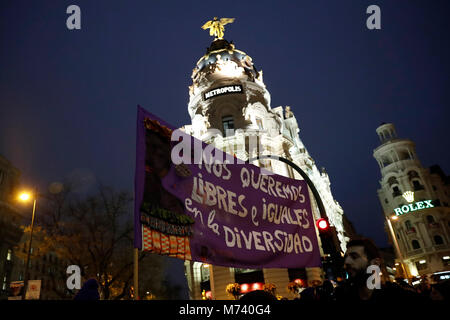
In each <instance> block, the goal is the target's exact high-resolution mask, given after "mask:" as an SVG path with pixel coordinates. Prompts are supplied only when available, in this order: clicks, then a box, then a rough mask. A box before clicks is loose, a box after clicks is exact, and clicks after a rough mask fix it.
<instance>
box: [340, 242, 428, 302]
mask: <svg viewBox="0 0 450 320" xmlns="http://www.w3.org/2000/svg"><path fill="white" fill-rule="evenodd" d="M381 262H382V259H381V255H380V252H379V250H378V248H377V247H376V245H375V244H374V243H373V242H372V241H371V240H370V239H367V238H360V239H354V240H351V241H350V242H349V243H348V244H347V252H346V253H345V256H344V269H345V271H346V272H347V275H348V279H347V281H345V282H344V283H343V284H342V285H341V286H339V287H337V288H336V292H335V296H336V300H337V301H349V300H350V301H377V302H378V301H381V302H382V301H386V302H392V301H400V300H408V301H409V302H413V301H415V300H420V296H419V295H418V294H416V293H414V292H410V291H407V290H404V289H402V288H401V287H400V286H398V285H397V284H389V285H382V284H381V283H380V282H379V281H380V278H379V277H378V279H377V277H376V275H375V274H374V273H373V270H376V267H375V268H374V267H372V268H369V266H381ZM369 278H370V279H369ZM368 280H369V281H368ZM376 282H378V283H376Z"/></svg>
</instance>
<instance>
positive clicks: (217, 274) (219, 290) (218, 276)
mask: <svg viewBox="0 0 450 320" xmlns="http://www.w3.org/2000/svg"><path fill="white" fill-rule="evenodd" d="M211 271H212V272H211ZM210 276H211V279H210V283H211V292H212V296H213V299H215V300H231V299H233V297H231V296H230V295H229V294H228V293H227V292H226V288H227V285H228V284H230V283H234V282H235V279H234V269H233V268H228V267H220V266H212V265H211V266H210Z"/></svg>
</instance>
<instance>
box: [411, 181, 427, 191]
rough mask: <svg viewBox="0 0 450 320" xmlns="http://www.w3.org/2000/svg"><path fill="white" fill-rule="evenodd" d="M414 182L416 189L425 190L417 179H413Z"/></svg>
mask: <svg viewBox="0 0 450 320" xmlns="http://www.w3.org/2000/svg"><path fill="white" fill-rule="evenodd" d="M412 184H413V188H414V191H419V190H423V189H424V187H423V185H422V184H421V183H420V181H419V180H417V179H415V180H413V181H412Z"/></svg>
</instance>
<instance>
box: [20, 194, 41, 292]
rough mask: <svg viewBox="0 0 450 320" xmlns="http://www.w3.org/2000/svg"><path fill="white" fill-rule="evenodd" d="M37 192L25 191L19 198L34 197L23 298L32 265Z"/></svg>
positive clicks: (27, 198) (28, 198)
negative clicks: (31, 256)
mask: <svg viewBox="0 0 450 320" xmlns="http://www.w3.org/2000/svg"><path fill="white" fill-rule="evenodd" d="M36 195H37V192H34V193H29V192H23V193H21V194H20V195H19V200H21V201H24V202H25V201H28V200H30V199H31V198H33V214H32V216H31V231H30V243H29V244H28V253H27V262H26V265H25V277H24V281H23V288H24V290H23V294H22V299H23V300H25V294H26V292H27V289H28V267H29V265H30V255H31V242H32V241H33V228H34V215H35V212H36V198H37V196H36Z"/></svg>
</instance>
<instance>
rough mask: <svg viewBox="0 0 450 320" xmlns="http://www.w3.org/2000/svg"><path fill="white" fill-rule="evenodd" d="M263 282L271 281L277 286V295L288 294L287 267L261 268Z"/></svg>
mask: <svg viewBox="0 0 450 320" xmlns="http://www.w3.org/2000/svg"><path fill="white" fill-rule="evenodd" d="M263 274H264V282H265V283H266V284H267V283H272V284H274V285H275V287H276V288H277V291H276V293H277V295H281V296H283V297H286V296H288V295H289V291H288V289H287V285H288V283H289V273H288V269H280V268H270V269H263Z"/></svg>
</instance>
